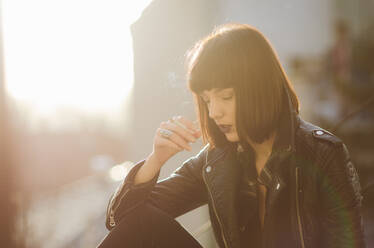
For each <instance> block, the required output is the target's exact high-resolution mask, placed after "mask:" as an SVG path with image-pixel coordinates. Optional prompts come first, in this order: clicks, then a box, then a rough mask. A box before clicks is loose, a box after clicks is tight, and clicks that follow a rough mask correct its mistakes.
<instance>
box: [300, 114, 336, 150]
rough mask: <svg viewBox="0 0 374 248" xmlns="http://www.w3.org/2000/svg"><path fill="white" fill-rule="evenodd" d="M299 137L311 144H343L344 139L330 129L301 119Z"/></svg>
mask: <svg viewBox="0 0 374 248" xmlns="http://www.w3.org/2000/svg"><path fill="white" fill-rule="evenodd" d="M297 138H299V139H302V140H304V142H306V143H308V144H309V145H312V146H315V145H316V144H321V145H324V144H325V145H326V146H333V147H334V146H342V145H343V141H342V140H341V139H340V138H339V137H337V136H336V135H334V134H332V133H330V132H329V131H327V130H325V129H323V128H321V127H318V126H316V125H313V124H311V123H309V122H307V121H304V120H302V119H300V122H299V128H298V131H297Z"/></svg>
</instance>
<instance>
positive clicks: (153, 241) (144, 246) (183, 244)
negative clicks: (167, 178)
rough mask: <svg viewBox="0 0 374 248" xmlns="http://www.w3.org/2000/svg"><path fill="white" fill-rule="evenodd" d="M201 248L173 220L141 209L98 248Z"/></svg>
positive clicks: (143, 207) (119, 225) (145, 208)
mask: <svg viewBox="0 0 374 248" xmlns="http://www.w3.org/2000/svg"><path fill="white" fill-rule="evenodd" d="M167 247H173V248H175V247H178V248H202V246H201V245H200V244H199V243H198V242H197V241H196V240H195V239H194V238H193V237H192V236H191V235H190V234H189V233H188V232H187V231H186V230H185V229H184V228H183V227H182V226H181V225H180V224H179V223H178V222H177V221H176V220H174V219H173V218H172V217H171V216H169V215H167V214H166V213H164V212H162V211H161V210H159V209H157V208H155V207H153V206H149V205H146V206H142V207H139V208H138V209H136V210H135V211H134V212H131V213H130V214H128V216H126V217H125V218H123V220H122V221H121V222H120V223H117V225H116V226H115V227H114V228H113V229H112V230H111V231H110V232H109V233H108V235H107V236H106V237H105V238H104V240H103V241H102V242H101V243H100V244H99V246H98V247H97V248H167Z"/></svg>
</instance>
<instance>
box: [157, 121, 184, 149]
mask: <svg viewBox="0 0 374 248" xmlns="http://www.w3.org/2000/svg"><path fill="white" fill-rule="evenodd" d="M173 125H174V124H173ZM160 127H161V129H160V131H161V130H162V129H166V130H169V131H172V132H173V133H172V134H171V135H170V136H169V137H164V136H163V135H162V134H161V133H160V131H158V133H159V136H160V137H161V138H164V139H168V140H170V141H172V142H174V143H175V144H177V145H178V146H180V147H182V148H183V149H186V150H188V151H191V146H190V145H189V144H188V142H187V141H186V139H184V138H182V137H181V136H180V135H179V133H177V132H176V131H175V127H177V126H176V125H174V127H172V125H171V123H170V122H168V123H165V122H163V123H161V125H160ZM173 128H174V130H173ZM179 128H180V127H179ZM180 129H181V128H180Z"/></svg>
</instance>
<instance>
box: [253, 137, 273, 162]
mask: <svg viewBox="0 0 374 248" xmlns="http://www.w3.org/2000/svg"><path fill="white" fill-rule="evenodd" d="M275 137H276V133H275V132H273V133H272V134H271V135H270V137H269V138H268V139H267V140H265V141H264V142H262V143H255V142H253V141H251V140H248V143H249V144H250V145H251V146H252V148H253V149H254V151H255V153H256V157H257V158H258V157H265V158H268V157H269V156H270V154H271V152H272V150H273V144H274V140H275Z"/></svg>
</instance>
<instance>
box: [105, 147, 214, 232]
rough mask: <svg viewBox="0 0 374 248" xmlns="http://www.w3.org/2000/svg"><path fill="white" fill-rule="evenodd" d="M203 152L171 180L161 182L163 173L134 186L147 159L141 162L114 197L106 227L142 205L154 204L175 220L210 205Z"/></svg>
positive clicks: (107, 216)
mask: <svg viewBox="0 0 374 248" xmlns="http://www.w3.org/2000/svg"><path fill="white" fill-rule="evenodd" d="M203 154H204V150H202V151H201V152H200V153H199V154H198V155H197V156H196V157H193V158H190V159H188V160H187V161H185V162H184V163H183V164H182V166H180V167H179V168H178V169H176V170H175V171H174V172H173V173H172V174H171V175H170V176H169V177H168V178H166V179H164V180H160V181H157V180H158V177H159V173H158V174H157V175H156V176H155V177H154V178H153V179H152V180H150V181H149V182H146V183H142V184H137V185H134V177H135V175H136V173H137V171H138V170H139V169H140V167H141V166H142V165H143V164H144V162H145V161H144V160H143V161H141V162H139V163H137V164H136V165H135V166H134V167H133V168H132V169H131V170H130V172H129V173H128V175H127V176H126V178H125V179H124V181H123V182H122V184H121V185H120V186H119V187H118V188H117V190H116V191H115V193H114V194H113V195H112V197H111V199H110V201H109V204H108V208H107V213H106V227H107V228H108V229H109V230H111V229H112V228H113V227H114V226H115V225H116V223H118V222H120V221H121V220H122V219H123V218H124V217H125V216H126V215H127V214H129V213H131V211H132V210H134V209H135V208H137V207H139V206H140V205H141V204H152V205H153V206H155V207H157V208H159V209H161V210H163V211H164V212H166V213H167V214H169V215H171V216H173V217H174V218H175V217H178V216H179V215H182V214H184V213H186V212H188V211H190V210H192V209H194V208H197V207H199V206H201V205H203V204H205V203H207V195H206V189H205V186H204V182H203V181H202V174H201V168H202V166H203V161H204V158H203V156H204V155H203Z"/></svg>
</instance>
